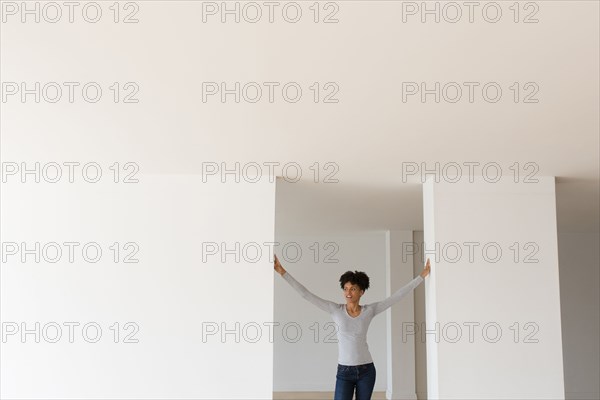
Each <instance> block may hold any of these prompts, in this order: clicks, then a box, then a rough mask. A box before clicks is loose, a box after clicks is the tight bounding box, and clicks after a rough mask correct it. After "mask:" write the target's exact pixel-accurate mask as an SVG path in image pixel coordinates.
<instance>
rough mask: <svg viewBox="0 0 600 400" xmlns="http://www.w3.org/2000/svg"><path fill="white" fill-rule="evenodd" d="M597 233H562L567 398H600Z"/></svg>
mask: <svg viewBox="0 0 600 400" xmlns="http://www.w3.org/2000/svg"><path fill="white" fill-rule="evenodd" d="M598 243H600V235H599V234H598V232H595V233H590V232H582V233H578V232H559V233H558V257H559V261H560V299H561V315H562V334H563V354H564V368H565V395H566V398H567V399H598V398H600V388H599V385H600V383H599V380H598V377H599V376H600V365H599V364H600V349H599V343H598V338H599V337H600V329H599V325H600V324H599V318H598V312H599V311H598V304H600V297H599V295H598V281H599V280H600V275H599V273H598V271H599V270H600V256H599V247H598V246H599V245H598Z"/></svg>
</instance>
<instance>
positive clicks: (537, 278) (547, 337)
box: [423, 177, 564, 399]
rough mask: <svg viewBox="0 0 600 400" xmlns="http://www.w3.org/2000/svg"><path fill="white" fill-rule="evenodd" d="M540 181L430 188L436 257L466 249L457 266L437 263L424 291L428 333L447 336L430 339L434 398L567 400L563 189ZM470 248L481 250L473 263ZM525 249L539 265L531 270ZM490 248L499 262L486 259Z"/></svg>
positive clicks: (443, 260)
mask: <svg viewBox="0 0 600 400" xmlns="http://www.w3.org/2000/svg"><path fill="white" fill-rule="evenodd" d="M538 179H539V182H538V183H535V184H532V183H514V182H513V181H512V180H511V178H510V177H503V178H502V179H500V180H499V181H498V182H495V183H487V182H485V181H484V179H482V177H475V179H474V181H473V182H472V183H471V182H469V180H467V179H462V180H460V181H458V182H456V183H449V182H440V183H435V182H433V181H432V180H428V182H426V183H425V184H424V185H423V187H424V193H423V200H424V227H425V230H424V237H425V242H426V243H427V245H428V250H429V249H433V248H434V244H439V245H440V247H446V248H448V247H450V248H451V249H452V248H455V247H456V245H457V244H458V247H459V248H460V249H461V250H462V256H460V257H459V259H458V260H457V261H454V260H452V257H454V255H455V252H454V251H450V253H449V255H448V256H444V257H439V258H438V257H435V255H432V257H431V258H432V260H431V261H432V273H431V276H430V277H429V279H428V280H427V281H426V282H425V290H426V293H427V296H426V305H427V316H426V318H427V324H428V329H431V330H432V332H433V328H435V327H436V323H439V328H440V333H438V334H437V335H433V334H431V335H428V336H427V371H428V374H427V375H428V376H427V378H428V381H427V383H428V387H427V389H428V390H427V392H428V396H429V398H473V399H475V398H476V399H481V398H490V397H496V398H500V397H501V398H518V399H523V398H536V399H537V398H563V397H564V384H563V382H564V377H563V358H562V338H561V320H560V286H559V271H558V245H557V232H556V200H555V184H554V177H538ZM468 242H478V243H479V246H478V247H477V250H476V251H475V253H474V258H470V257H469V251H468V249H467V246H466V245H464V244H465V243H468ZM514 243H516V246H515V245H514ZM527 243H534V244H535V245H536V246H537V247H534V250H536V253H535V255H534V258H535V259H537V262H533V263H532V262H529V263H526V261H527V260H526V258H525V256H527V255H529V254H531V251H530V250H531V249H528V248H527V247H525V245H526V244H527ZM487 244H495V247H499V248H500V249H501V250H502V253H501V256H500V257H496V253H495V252H490V253H489V255H490V257H494V259H493V260H489V259H486V258H485V257H484V255H483V253H482V250H483V249H484V248H485V246H486V245H487ZM517 247H518V248H519V249H520V252H519V255H518V256H517V260H516V261H515V255H514V251H512V250H511V248H512V249H514V248H517ZM469 323H477V324H479V325H478V326H477V327H476V328H475V329H474V334H473V335H469V332H470V330H469V328H468V324H469ZM517 324H518V325H517ZM486 325H487V326H489V327H491V329H490V330H489V331H487V332H488V334H487V335H486V334H485V330H484V328H485V327H486ZM446 328H448V329H447V330H446ZM515 333H518V335H516V334H515ZM470 336H471V337H472V340H470ZM455 337H456V338H455Z"/></svg>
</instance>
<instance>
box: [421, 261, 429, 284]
mask: <svg viewBox="0 0 600 400" xmlns="http://www.w3.org/2000/svg"><path fill="white" fill-rule="evenodd" d="M430 271H431V265H429V258H428V259H427V264H425V267H424V268H423V272H421V277H422V278H423V279H425V277H426V276H427V275H429V272H430Z"/></svg>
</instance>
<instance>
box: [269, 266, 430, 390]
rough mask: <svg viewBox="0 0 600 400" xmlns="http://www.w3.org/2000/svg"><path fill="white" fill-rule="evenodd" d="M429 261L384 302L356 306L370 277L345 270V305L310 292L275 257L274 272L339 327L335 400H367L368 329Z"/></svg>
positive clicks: (370, 375)
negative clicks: (375, 318)
mask: <svg viewBox="0 0 600 400" xmlns="http://www.w3.org/2000/svg"><path fill="white" fill-rule="evenodd" d="M430 270H431V267H430V265H429V258H428V259H427V264H425V268H423V271H422V272H421V274H420V275H419V276H417V277H416V278H414V279H413V280H412V281H410V282H409V283H408V284H407V285H405V286H403V287H401V288H400V289H398V290H397V291H396V292H394V294H392V295H391V296H390V297H388V298H387V299H385V300H382V301H378V302H376V303H372V304H365V305H362V306H361V305H359V301H360V298H361V296H362V295H363V294H364V293H365V290H367V289H368V288H369V277H368V276H367V274H365V273H364V272H359V271H354V272H352V271H347V272H345V273H344V274H343V275H342V276H341V277H340V286H341V288H342V289H343V291H344V298H345V299H346V304H338V303H334V302H332V301H328V300H324V299H322V298H320V297H319V296H316V295H314V294H313V293H311V292H309V291H308V290H307V289H306V288H305V287H304V286H302V284H300V283H299V282H298V281H297V280H295V279H294V278H293V277H292V276H291V275H290V273H289V272H287V271H286V270H285V269H284V268H283V266H282V265H281V263H280V262H279V259H278V258H277V256H275V271H277V272H279V273H280V274H281V276H282V277H283V278H284V279H285V280H286V281H287V282H288V283H289V284H290V285H291V286H292V287H293V288H294V289H296V291H297V292H298V293H300V295H301V296H302V297H303V298H305V299H306V300H308V301H310V302H311V303H313V304H314V305H316V306H317V307H319V308H320V309H321V310H323V311H326V312H328V313H329V314H330V315H331V317H332V319H333V320H334V322H335V323H336V325H337V327H338V332H337V336H338V352H339V354H338V366H337V374H336V382H335V400H352V396H353V394H354V390H355V389H356V400H370V399H371V395H372V394H373V387H374V386H375V375H376V371H375V365H374V364H373V359H372V358H371V353H370V352H369V347H368V345H367V330H368V329H369V324H370V323H371V320H372V319H373V317H374V316H376V315H377V314H379V313H381V312H383V311H385V310H386V309H388V308H389V307H390V306H391V305H392V304H394V303H396V302H398V301H400V299H402V298H403V297H404V296H406V295H407V294H408V293H410V292H412V290H413V289H414V288H415V287H417V286H418V285H419V283H421V282H422V281H423V279H424V278H425V277H426V276H427V275H429V271H430Z"/></svg>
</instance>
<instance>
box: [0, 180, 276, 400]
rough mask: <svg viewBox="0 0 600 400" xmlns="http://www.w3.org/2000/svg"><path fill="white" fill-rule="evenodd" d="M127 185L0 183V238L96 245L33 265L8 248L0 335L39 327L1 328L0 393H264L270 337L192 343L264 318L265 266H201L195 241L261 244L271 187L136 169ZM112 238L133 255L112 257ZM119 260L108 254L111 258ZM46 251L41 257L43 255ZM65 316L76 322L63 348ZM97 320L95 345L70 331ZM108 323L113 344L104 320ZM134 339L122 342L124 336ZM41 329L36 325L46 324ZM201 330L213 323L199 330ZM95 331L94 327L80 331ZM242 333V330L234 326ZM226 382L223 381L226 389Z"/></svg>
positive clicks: (267, 317)
mask: <svg viewBox="0 0 600 400" xmlns="http://www.w3.org/2000/svg"><path fill="white" fill-rule="evenodd" d="M138 177H139V178H140V183H137V184H128V185H124V184H120V185H118V184H114V183H111V182H110V181H106V180H105V181H102V182H101V183H98V184H85V183H84V184H81V185H77V184H68V183H65V184H55V185H52V184H35V183H30V184H19V183H15V184H6V185H3V188H2V197H1V205H2V209H1V219H2V231H1V236H2V241H3V243H6V242H17V243H21V242H27V243H32V244H31V245H29V246H28V247H33V243H34V242H41V243H47V242H58V243H63V242H66V241H77V242H80V243H87V242H97V243H98V244H99V245H100V246H101V248H102V249H103V257H102V258H101V260H100V261H99V262H97V263H87V262H84V261H82V258H81V256H79V254H80V253H77V252H76V253H75V255H76V257H77V258H76V262H74V263H69V262H68V259H67V258H66V256H64V257H63V258H62V259H61V260H60V261H59V262H57V263H49V262H44V258H42V259H41V262H39V263H36V262H35V260H34V259H33V258H32V257H29V256H28V259H26V262H25V263H23V262H21V259H20V257H19V255H20V254H17V255H15V256H9V255H7V252H3V255H5V256H7V259H6V262H4V263H3V264H2V269H1V274H2V275H1V285H2V286H1V294H2V297H1V307H2V310H1V311H2V322H3V325H2V326H3V331H5V332H6V331H7V330H8V329H10V327H11V326H13V325H11V323H13V322H14V323H16V324H17V326H18V327H20V326H21V325H20V324H21V322H24V323H26V327H27V329H33V328H34V326H35V323H36V322H39V323H40V328H41V329H43V327H44V326H46V325H47V324H49V323H51V322H55V323H57V324H58V325H60V326H61V327H63V336H62V338H60V340H59V341H58V342H57V343H50V342H49V341H48V340H46V339H45V338H49V339H50V338H52V337H54V334H55V331H54V330H53V329H50V330H48V331H47V332H46V335H45V336H42V337H41V340H40V343H36V342H35V338H34V335H27V336H26V337H25V340H21V338H20V335H19V334H16V335H9V336H7V337H6V341H4V342H3V343H2V349H1V351H0V356H1V358H0V361H1V364H2V368H1V377H0V378H1V381H2V385H1V396H2V398H13V399H25V398H27V399H36V398H39V399H53V398H55V399H64V398H105V399H116V398H119V399H134V398H135V399H140V398H144V399H159V398H160V399H167V398H178V399H182V398H187V399H233V398H240V399H242V398H249V397H254V398H262V399H267V398H270V397H271V394H272V356H273V353H272V343H270V342H269V340H268V336H267V335H263V337H262V338H261V339H260V340H259V341H258V342H256V343H252V342H249V341H247V340H244V338H243V337H242V338H241V340H240V342H239V343H236V342H235V335H233V334H232V335H229V336H226V337H225V340H223V341H222V340H221V338H220V337H219V335H213V336H207V337H206V340H205V341H203V340H202V331H203V327H204V329H207V326H208V325H207V324H206V323H207V322H212V323H216V324H217V325H216V326H217V327H219V328H220V327H221V325H220V324H221V323H222V322H225V323H226V324H227V325H226V327H227V328H229V329H234V328H235V323H236V322H239V323H240V324H241V325H240V330H239V331H240V332H241V327H242V326H244V325H245V324H247V323H249V322H256V323H258V324H260V325H262V323H263V322H265V321H267V322H268V321H272V318H273V316H272V306H273V303H272V301H273V265H272V262H270V261H269V259H268V255H269V251H265V252H264V253H263V257H262V259H260V260H259V261H258V262H249V261H247V260H248V259H247V260H246V261H245V260H244V259H243V258H242V259H240V262H239V263H236V262H235V260H234V258H233V256H230V257H228V258H227V260H226V262H225V263H222V262H221V260H220V258H219V257H218V256H213V257H207V258H206V260H205V261H206V262H203V260H202V253H203V252H202V245H201V244H202V243H204V242H217V243H221V242H225V243H228V247H229V248H233V247H234V244H235V242H236V241H237V242H240V243H241V244H242V245H243V244H245V243H249V242H256V243H263V242H272V241H273V233H274V201H275V196H274V184H269V183H266V181H265V183H256V184H244V183H240V184H235V183H232V184H221V183H220V182H218V183H215V184H208V183H206V184H202V183H201V180H200V178H199V177H196V176H184V175H160V176H159V175H142V176H138ZM113 242H120V243H125V242H135V243H137V244H138V246H139V252H138V253H137V254H136V258H137V259H139V263H123V262H118V263H115V262H113V259H112V257H111V256H112V253H111V251H110V250H109V249H108V247H109V246H110V245H111V244H112V243H113ZM123 255H124V253H122V254H121V258H120V260H122V256H123ZM52 257H53V255H52ZM65 322H77V323H80V324H81V325H79V327H78V328H77V327H76V329H75V336H74V341H73V343H70V342H69V340H68V329H67V328H66V326H63V324H64V323H65ZM88 322H95V323H97V324H98V325H99V326H100V327H101V328H102V331H103V335H102V337H101V339H100V340H99V341H98V342H97V343H88V342H86V341H85V340H84V339H83V337H82V335H81V327H82V326H83V324H86V323H88ZM116 322H118V323H120V333H121V335H120V337H119V339H118V340H117V343H115V342H114V341H113V334H112V333H113V332H112V331H111V330H110V327H111V326H113V324H114V323H116ZM126 322H133V323H135V326H137V327H139V331H138V332H136V333H135V335H134V336H133V338H134V339H137V340H139V342H138V343H124V340H125V335H126V334H128V333H131V332H133V329H126V327H125V326H124V324H125V323H126ZM48 326H49V325H48ZM210 326H212V325H210ZM89 333H90V335H91V336H94V331H93V330H90V332H89ZM246 333H247V334H248V336H247V338H251V337H253V336H251V335H253V332H252V331H247V332H246ZM232 382H236V384H231V383H232Z"/></svg>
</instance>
